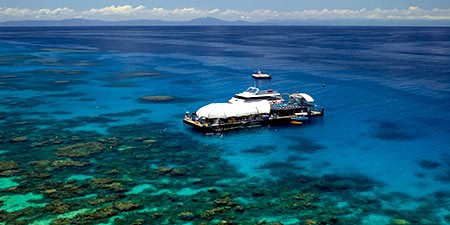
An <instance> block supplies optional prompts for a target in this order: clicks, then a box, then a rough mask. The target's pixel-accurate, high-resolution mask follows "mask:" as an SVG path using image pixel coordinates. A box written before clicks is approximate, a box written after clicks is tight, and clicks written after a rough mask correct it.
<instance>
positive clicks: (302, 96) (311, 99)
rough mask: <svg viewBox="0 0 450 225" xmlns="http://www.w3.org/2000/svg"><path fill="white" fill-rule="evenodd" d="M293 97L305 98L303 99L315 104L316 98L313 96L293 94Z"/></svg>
mask: <svg viewBox="0 0 450 225" xmlns="http://www.w3.org/2000/svg"><path fill="white" fill-rule="evenodd" d="M292 97H294V98H303V99H305V100H306V102H309V103H313V102H314V98H313V97H311V95H308V94H306V93H295V94H292Z"/></svg>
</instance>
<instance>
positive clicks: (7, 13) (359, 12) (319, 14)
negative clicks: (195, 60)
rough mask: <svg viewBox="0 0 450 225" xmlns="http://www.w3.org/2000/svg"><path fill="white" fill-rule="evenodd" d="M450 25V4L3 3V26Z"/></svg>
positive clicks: (359, 0)
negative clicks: (64, 22) (203, 21)
mask: <svg viewBox="0 0 450 225" xmlns="http://www.w3.org/2000/svg"><path fill="white" fill-rule="evenodd" d="M207 16H209V17H215V18H219V19H223V20H229V21H234V20H246V21H264V20H308V19H319V20H333V19H366V20H373V19H388V20H411V19H420V20H450V0H270V1H269V0H0V21H8V20H35V19H41V20H47V19H71V18H83V19H100V20H110V21H118V20H132V19H162V20H171V21H181V20H190V19H194V18H199V17H207Z"/></svg>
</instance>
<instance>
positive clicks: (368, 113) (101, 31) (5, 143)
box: [0, 27, 450, 224]
mask: <svg viewBox="0 0 450 225" xmlns="http://www.w3.org/2000/svg"><path fill="white" fill-rule="evenodd" d="M449 37H450V30H449V29H448V28H396V27H390V28H383V27H270V28H269V27H120V28H103V27H96V28H1V29H0V97H1V98H0V99H1V100H0V126H1V131H0V132H1V133H0V162H1V164H0V175H1V181H2V184H1V185H0V188H1V189H0V207H1V209H2V210H4V211H1V217H0V218H1V221H0V222H6V223H12V221H18V220H19V221H22V222H25V223H27V222H29V223H32V222H35V223H39V222H42V223H44V224H45V223H47V224H48V223H51V221H53V222H52V223H54V224H67V223H76V221H78V223H94V224H97V223H123V224H130V223H133V222H136V223H138V222H140V221H141V220H144V221H145V222H146V223H155V224H160V223H165V224H185V223H189V222H190V223H192V224H197V223H201V222H205V223H212V224H216V223H219V222H220V221H221V220H225V221H228V222H230V223H231V222H234V223H237V224H255V223H258V222H261V221H266V222H275V221H280V222H282V223H284V224H307V223H310V224H312V222H313V221H314V222H316V223H319V222H322V223H324V224H402V223H405V222H407V223H409V224H448V223H449V221H450V216H449V212H448V210H449V208H450V205H449V204H448V200H449V196H450V193H449V192H448V190H450V189H449V188H450V164H449V163H448V159H449V157H450V155H449V154H448V150H449V146H450V143H449V141H448V139H449V136H450V135H449V134H450V129H449V125H450V120H449V119H448V118H449V112H450V110H449V109H450V104H449V102H450V101H449V97H450V76H449V74H450V67H449V66H448V65H450V56H449V53H450V42H449V41H448V40H449ZM258 68H259V69H262V70H263V71H264V72H268V73H270V74H271V75H272V77H273V79H272V81H271V82H270V84H267V83H266V84H264V85H267V86H270V87H271V88H273V89H276V90H278V91H280V92H283V93H284V92H292V91H294V90H297V91H299V90H300V91H303V92H306V93H309V94H311V95H312V96H313V97H314V98H315V99H316V101H317V102H318V103H319V104H321V105H323V106H324V107H325V110H326V111H325V116H324V117H323V118H316V119H315V120H313V121H312V122H311V123H309V124H305V125H304V126H271V127H262V128H255V129H246V130H240V131H235V132H229V133H223V134H217V135H205V134H203V133H198V132H195V131H193V130H192V129H191V128H189V127H187V126H185V125H183V123H182V118H183V115H184V113H185V111H195V110H196V109H198V108H199V107H201V106H203V105H205V104H208V103H211V102H226V101H227V100H228V99H229V98H231V97H232V96H233V94H235V93H237V92H241V91H243V90H245V89H246V88H247V87H248V86H251V85H253V83H254V81H253V80H252V79H251V77H250V74H251V73H253V72H254V71H255V70H256V69H258ZM143 96H171V97H173V99H169V100H168V101H156V102H145V101H142V100H140V98H141V97H143ZM27 199H28V200H27ZM14 201H17V203H14ZM13 205H15V206H14V207H13ZM16 206H17V207H19V208H17V207H16ZM22 206H23V207H22ZM27 206H30V208H26V207H27ZM55 206H56V207H55ZM55 208H58V210H57V209H55ZM219 208H220V209H219ZM95 210H100V211H98V212H96V213H95V214H96V215H98V216H92V215H91V214H92V213H93V212H95ZM26 215H29V216H26ZM115 219H116V220H115ZM309 220H312V221H309ZM114 221H115V222H114ZM150 221H152V222H150ZM141 222H142V221H141Z"/></svg>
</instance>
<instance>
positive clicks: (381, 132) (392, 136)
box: [372, 120, 419, 141]
mask: <svg viewBox="0 0 450 225" xmlns="http://www.w3.org/2000/svg"><path fill="white" fill-rule="evenodd" d="M372 136H374V137H375V138H377V139H381V140H386V141H406V140H413V139H416V138H418V137H419V135H418V134H416V133H414V132H413V131H410V130H408V129H407V127H406V126H404V125H403V124H401V123H399V122H395V121H388V120H385V121H380V122H378V123H376V124H375V125H374V126H373V127H372Z"/></svg>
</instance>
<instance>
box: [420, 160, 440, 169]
mask: <svg viewBox="0 0 450 225" xmlns="http://www.w3.org/2000/svg"><path fill="white" fill-rule="evenodd" d="M418 163H419V166H420V167H421V168H422V169H427V170H429V169H436V168H439V167H440V166H442V163H440V162H436V161H431V160H426V159H423V160H420V161H419V162H418Z"/></svg>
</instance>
